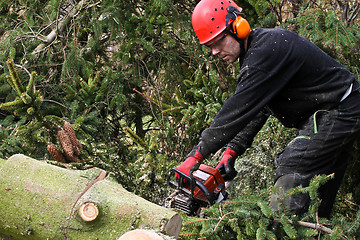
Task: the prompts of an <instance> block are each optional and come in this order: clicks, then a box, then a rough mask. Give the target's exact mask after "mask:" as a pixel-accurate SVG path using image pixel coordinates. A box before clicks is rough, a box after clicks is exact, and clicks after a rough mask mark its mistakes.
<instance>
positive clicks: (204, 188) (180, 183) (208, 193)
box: [167, 168, 216, 205]
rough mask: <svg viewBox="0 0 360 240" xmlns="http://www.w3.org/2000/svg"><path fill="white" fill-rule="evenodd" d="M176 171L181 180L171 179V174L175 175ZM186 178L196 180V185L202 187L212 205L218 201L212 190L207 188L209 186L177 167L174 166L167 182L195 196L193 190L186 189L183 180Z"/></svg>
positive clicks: (201, 189)
mask: <svg viewBox="0 0 360 240" xmlns="http://www.w3.org/2000/svg"><path fill="white" fill-rule="evenodd" d="M175 172H176V173H177V174H179V176H180V180H179V182H176V181H173V180H171V176H173V175H175ZM184 179H186V180H188V181H189V183H190V182H191V181H194V182H195V186H194V188H195V187H198V188H199V189H200V191H202V192H203V193H204V194H205V196H206V199H207V200H208V202H209V204H210V205H213V204H214V203H215V201H216V199H214V197H213V195H212V194H211V192H210V191H209V190H208V189H207V187H206V186H205V185H204V184H203V183H202V182H201V181H199V180H198V179H196V178H193V179H192V178H191V177H190V176H188V175H186V174H185V173H183V172H181V171H180V170H179V169H177V168H172V169H171V170H170V173H169V175H168V178H167V183H168V184H169V185H170V186H171V187H172V188H175V189H181V190H182V191H185V192H186V193H188V194H189V195H190V196H194V194H193V192H191V191H190V190H189V189H186V188H185V187H184V186H183V180H184Z"/></svg>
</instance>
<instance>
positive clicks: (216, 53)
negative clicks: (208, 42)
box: [211, 47, 220, 56]
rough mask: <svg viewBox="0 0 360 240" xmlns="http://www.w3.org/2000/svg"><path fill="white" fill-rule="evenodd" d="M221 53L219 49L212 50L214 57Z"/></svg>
mask: <svg viewBox="0 0 360 240" xmlns="http://www.w3.org/2000/svg"><path fill="white" fill-rule="evenodd" d="M219 52H220V50H219V49H218V48H217V47H213V48H211V53H212V54H213V55H214V56H216V55H218V54H219Z"/></svg>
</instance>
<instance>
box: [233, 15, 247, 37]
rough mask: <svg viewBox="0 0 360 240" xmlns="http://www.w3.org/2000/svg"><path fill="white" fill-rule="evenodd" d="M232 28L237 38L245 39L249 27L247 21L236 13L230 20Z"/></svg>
mask: <svg viewBox="0 0 360 240" xmlns="http://www.w3.org/2000/svg"><path fill="white" fill-rule="evenodd" d="M232 30H233V31H234V34H235V35H236V36H237V37H238V38H240V39H245V38H247V37H248V36H249V35H250V31H251V28H250V24H249V23H248V21H247V20H246V19H245V18H243V17H241V16H239V15H238V16H236V18H235V20H234V21H233V22H232Z"/></svg>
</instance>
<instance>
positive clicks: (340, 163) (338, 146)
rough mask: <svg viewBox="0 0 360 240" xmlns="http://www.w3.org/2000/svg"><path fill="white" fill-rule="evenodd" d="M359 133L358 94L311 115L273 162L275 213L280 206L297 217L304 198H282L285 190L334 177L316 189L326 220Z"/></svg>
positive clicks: (302, 210)
mask: <svg viewBox="0 0 360 240" xmlns="http://www.w3.org/2000/svg"><path fill="white" fill-rule="evenodd" d="M359 132H360V93H359V92H358V91H356V92H353V93H351V94H350V95H349V96H348V97H347V98H346V99H345V100H343V101H342V102H341V103H340V104H339V106H338V108H336V109H332V110H319V111H317V112H315V113H314V114H313V115H312V116H311V117H310V118H309V119H308V120H307V121H306V122H305V123H304V124H303V125H302V126H301V127H300V128H299V131H298V135H297V137H296V138H294V139H293V140H292V141H291V142H290V143H289V144H288V145H287V146H286V147H285V149H284V150H283V151H282V152H281V153H279V154H278V155H277V157H276V159H275V166H276V175H275V187H278V188H279V189H280V191H279V192H278V193H274V194H273V195H272V196H271V205H272V207H273V209H274V210H278V206H279V205H278V204H284V205H285V207H286V208H287V209H288V210H289V211H290V212H292V213H294V214H298V215H301V214H302V213H305V212H306V211H307V209H308V207H309V203H310V198H309V196H308V195H307V194H297V195H292V196H290V197H287V198H285V199H283V198H282V196H281V195H282V194H283V193H284V192H286V191H287V190H289V189H291V188H294V187H297V186H299V185H302V186H303V187H307V186H308V185H309V182H310V180H311V178H312V177H313V176H315V175H317V174H326V175H328V174H331V173H335V177H334V178H333V179H331V180H330V181H328V182H327V183H326V184H325V185H323V186H322V187H320V189H319V194H320V198H321V201H322V202H321V205H320V207H319V216H320V217H327V218H328V217H329V216H330V213H331V209H332V206H333V203H334V200H335V197H336V193H337V191H338V189H339V187H340V184H341V181H342V178H343V176H344V172H345V170H346V162H347V159H348V157H349V155H350V154H351V151H352V145H353V141H354V139H355V138H356V137H357V136H358V133H359Z"/></svg>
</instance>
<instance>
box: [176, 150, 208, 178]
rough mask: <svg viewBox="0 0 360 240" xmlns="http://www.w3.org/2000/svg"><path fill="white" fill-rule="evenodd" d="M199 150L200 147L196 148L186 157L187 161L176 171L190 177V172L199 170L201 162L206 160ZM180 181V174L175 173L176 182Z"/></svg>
mask: <svg viewBox="0 0 360 240" xmlns="http://www.w3.org/2000/svg"><path fill="white" fill-rule="evenodd" d="M199 149H200V147H199V146H196V147H194V148H193V150H192V151H191V152H190V153H189V154H188V155H187V156H186V159H185V161H184V162H183V163H181V164H180V165H179V166H177V167H176V169H178V170H179V171H180V172H182V173H185V174H186V175H188V176H190V171H191V170H192V171H195V170H196V169H197V168H199V166H200V163H201V161H202V160H203V159H204V157H203V155H202V154H201V153H200V151H199ZM179 179H180V176H179V174H177V173H175V180H176V181H177V182H178V181H179Z"/></svg>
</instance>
